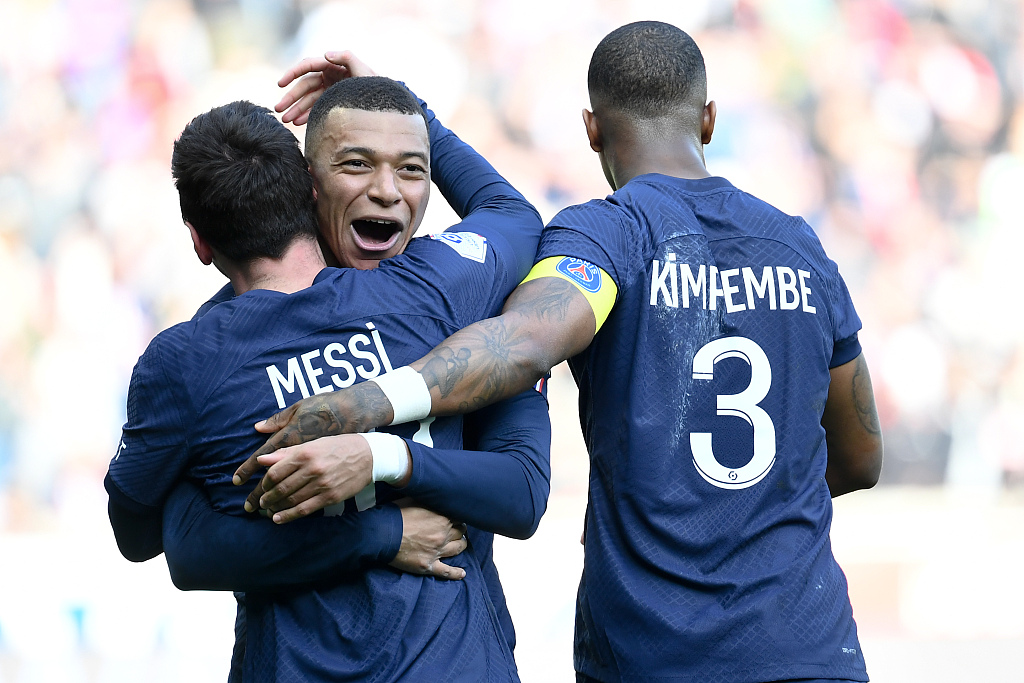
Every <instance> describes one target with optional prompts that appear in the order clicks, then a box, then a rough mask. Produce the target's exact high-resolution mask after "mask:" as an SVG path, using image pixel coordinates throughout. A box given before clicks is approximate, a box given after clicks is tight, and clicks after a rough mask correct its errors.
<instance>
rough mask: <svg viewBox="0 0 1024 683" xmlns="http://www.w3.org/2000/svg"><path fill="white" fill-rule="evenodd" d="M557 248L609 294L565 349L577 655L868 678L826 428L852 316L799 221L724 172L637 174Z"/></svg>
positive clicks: (572, 218) (623, 674) (680, 676)
mask: <svg viewBox="0 0 1024 683" xmlns="http://www.w3.org/2000/svg"><path fill="white" fill-rule="evenodd" d="M552 256H568V257H575V258H579V259H584V260H587V261H590V262H591V263H593V264H594V265H597V266H599V267H600V268H602V269H604V270H605V271H606V272H607V273H608V274H609V275H610V276H611V277H612V278H613V279H614V280H615V283H616V285H617V286H618V292H619V295H618V300H617V302H616V304H615V307H614V309H613V310H612V312H611V315H610V316H609V318H608V320H607V322H606V323H605V324H604V326H603V327H602V328H601V329H600V330H599V332H598V333H597V335H596V337H595V338H594V340H593V343H592V344H591V345H590V347H589V348H588V349H587V350H586V351H584V352H583V353H581V354H580V355H578V356H576V357H574V358H572V359H570V367H571V369H572V371H573V374H574V376H575V378H576V382H577V384H578V385H579V389H580V421H581V424H582V428H583V435H584V438H585V440H586V443H587V447H588V450H589V452H590V459H591V475H590V501H589V506H588V510H587V525H586V554H585V557H586V560H585V569H584V572H583V578H582V581H581V583H580V589H579V602H578V611H577V617H576V650H575V664H576V668H577V670H578V671H581V672H583V673H585V674H587V675H589V676H592V677H594V678H596V679H598V680H601V681H651V680H664V681H736V682H738V681H774V680H780V679H791V678H845V679H852V680H867V675H866V673H865V668H864V659H863V656H862V654H861V648H860V644H859V643H858V640H857V630H856V625H855V624H854V621H853V615H852V610H851V607H850V601H849V598H848V595H847V585H846V579H845V577H844V575H843V573H842V570H841V569H840V568H839V566H838V564H837V563H836V561H835V559H834V558H833V556H832V551H831V546H830V543H829V526H830V523H831V518H832V505H831V499H830V496H829V490H828V486H827V485H826V483H825V466H826V451H825V432H824V430H823V429H822V427H821V415H822V410H823V407H824V405H825V399H826V397H827V395H828V387H829V368H830V367H835V366H838V365H841V364H843V363H845V362H848V361H850V360H852V359H853V358H855V357H856V356H857V355H858V354H859V353H860V346H859V343H858V341H857V331H858V330H859V329H860V320H859V318H858V317H857V314H856V312H855V310H854V308H853V304H852V302H851V300H850V296H849V293H848V291H847V289H846V286H845V284H844V283H843V280H842V278H841V277H840V275H839V272H838V270H837V268H836V265H835V264H834V263H833V262H832V261H830V260H829V259H828V257H827V256H826V255H825V253H824V251H823V250H822V247H821V244H820V243H819V241H818V239H817V237H816V236H815V235H814V233H813V231H812V230H811V229H810V227H809V226H808V225H807V224H806V223H805V222H804V221H803V220H802V219H800V218H794V217H791V216H787V215H786V214H783V213H782V212H780V211H778V210H777V209H775V208H773V207H771V206H770V205H768V204H766V203H764V202H762V201H760V200H758V199H756V198H754V197H752V196H750V195H748V194H746V193H744V192H741V191H739V190H737V189H736V188H734V187H733V186H732V185H730V184H729V183H728V182H727V181H725V180H723V179H721V178H705V179H700V180H684V179H679V178H672V177H667V176H661V175H655V174H652V175H643V176H640V177H638V178H635V179H633V180H632V181H630V182H629V183H628V184H627V185H626V186H625V187H623V188H621V189H620V190H618V191H617V192H615V193H614V194H613V195H611V196H609V197H608V198H607V199H605V200H597V201H591V202H589V203H587V204H583V205H580V206H574V207H570V208H568V209H566V210H564V211H562V212H561V213H559V214H558V215H557V216H556V217H555V218H554V219H553V220H552V221H551V223H550V224H549V226H548V228H547V229H546V230H545V232H544V234H543V236H542V238H541V248H540V251H539V253H538V260H540V259H543V258H546V257H552Z"/></svg>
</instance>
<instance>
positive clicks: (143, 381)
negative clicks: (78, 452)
mask: <svg viewBox="0 0 1024 683" xmlns="http://www.w3.org/2000/svg"><path fill="white" fill-rule="evenodd" d="M162 346H163V344H162V343H161V338H160V337H157V339H155V340H153V343H152V344H150V346H149V348H148V349H146V352H145V353H144V354H142V357H141V358H139V362H138V363H137V364H136V365H135V369H134V370H133V371H132V379H131V383H130V384H129V388H128V421H127V422H126V423H125V425H124V429H123V431H122V433H121V441H120V443H118V446H117V453H115V454H114V458H113V460H111V461H110V467H109V469H108V472H107V477H106V479H105V480H104V485H105V487H106V489H107V493H108V494H109V495H110V496H111V498H113V499H115V500H116V502H118V503H119V504H121V505H122V506H124V507H126V508H128V509H129V510H133V511H135V512H139V513H145V512H152V511H155V510H157V509H159V508H160V507H161V506H162V505H163V502H164V500H165V498H166V497H167V495H168V493H169V492H170V490H171V488H172V487H173V485H174V482H175V481H176V480H177V479H178V478H179V477H180V476H181V475H182V474H183V473H184V471H185V468H186V465H187V460H188V448H187V442H186V433H185V427H184V425H185V420H184V419H183V416H182V413H181V406H182V400H183V399H184V397H183V396H182V395H181V390H180V388H179V387H180V382H179V383H175V382H173V381H172V380H171V379H170V378H169V377H168V373H167V372H166V369H165V366H164V358H163V349H162V348H161V347H162Z"/></svg>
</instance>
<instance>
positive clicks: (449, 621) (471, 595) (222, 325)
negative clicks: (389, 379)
mask: <svg viewBox="0 0 1024 683" xmlns="http://www.w3.org/2000/svg"><path fill="white" fill-rule="evenodd" d="M428 118H429V120H430V126H431V141H432V150H431V151H432V162H433V164H434V167H435V170H436V169H437V168H439V167H443V166H444V165H445V164H447V165H448V166H449V167H450V168H451V172H445V173H440V174H439V177H438V178H436V181H437V182H438V184H439V186H440V187H441V189H442V191H443V192H445V195H446V197H449V199H450V200H451V199H452V198H453V197H454V198H456V201H455V202H454V203H453V204H454V205H456V206H457V207H469V209H470V210H469V211H468V212H467V213H468V215H466V216H465V218H464V220H463V221H462V223H460V224H459V225H458V226H456V229H454V230H452V231H449V232H446V233H442V234H440V235H436V236H433V237H427V238H418V239H415V240H412V241H411V242H410V245H409V247H408V248H407V249H406V251H405V253H404V254H403V255H401V256H398V257H395V258H393V259H389V260H387V261H385V262H382V263H381V265H380V267H378V268H377V269H375V270H372V271H355V270H336V269H324V270H323V271H322V272H321V273H320V274H319V275H318V276H317V278H316V280H315V281H314V283H313V285H312V286H311V287H309V288H307V289H305V290H302V291H300V292H296V293H294V294H283V293H280V292H273V291H268V290H253V291H250V292H246V293H244V294H242V295H240V296H237V297H235V298H233V299H231V300H230V301H225V302H222V303H218V304H216V305H213V306H211V307H208V308H206V309H205V310H204V311H203V315H201V316H200V315H197V316H196V317H195V318H193V319H192V320H191V321H189V322H187V323H182V324H180V325H177V326H174V327H172V328H170V329H169V330H166V331H165V332H163V333H161V334H160V335H158V336H157V338H156V339H154V340H153V342H152V343H151V344H150V346H149V348H148V349H147V350H146V353H145V354H143V356H142V358H140V360H139V362H138V364H137V365H136V368H135V371H134V373H133V376H132V383H131V386H130V389H129V401H128V422H127V424H126V425H125V429H124V433H123V436H122V440H121V443H120V445H119V448H118V453H117V455H116V456H115V458H114V460H113V461H112V462H111V464H110V469H109V472H108V475H107V479H106V481H105V484H106V487H107V490H108V492H109V493H110V495H111V497H112V498H113V499H114V500H116V502H117V503H119V504H120V505H121V506H122V507H125V508H128V509H132V510H136V511H138V512H143V513H145V512H155V511H156V510H159V508H160V507H161V506H162V505H163V503H164V501H165V499H166V497H167V495H168V493H169V491H170V489H171V487H172V486H173V485H174V483H175V482H176V481H177V480H178V479H180V478H182V477H185V478H188V479H191V480H194V481H196V482H198V483H200V484H201V485H202V486H203V487H204V488H205V489H206V492H207V493H208V494H209V496H210V498H211V500H212V502H213V506H214V507H215V508H216V509H218V510H221V511H224V512H227V513H229V514H236V515H240V514H244V512H243V511H242V502H243V500H244V498H245V495H246V494H247V493H248V491H247V490H246V488H245V487H235V486H233V485H232V484H231V476H232V474H233V472H234V470H235V469H236V468H237V466H238V465H239V464H241V462H242V461H243V460H244V459H245V458H246V457H247V456H248V454H249V453H251V452H252V451H254V450H255V449H256V448H258V447H259V445H260V444H261V443H262V442H263V441H264V440H265V437H264V436H263V435H259V434H257V433H256V432H255V431H254V430H253V429H252V424H253V423H254V422H255V421H256V420H259V419H262V418H264V417H266V416H267V415H269V414H272V413H274V412H276V411H278V410H279V409H281V408H283V407H285V406H286V405H288V404H290V403H293V402H294V401H296V400H298V399H300V398H304V397H306V396H310V395H315V394H318V393H323V392H326V391H331V390H333V389H335V388H342V387H346V386H349V385H351V384H353V383H355V382H359V381H365V380H366V379H370V378H372V377H375V376H377V375H379V374H381V373H383V372H386V371H388V370H390V369H391V368H392V367H398V366H400V365H403V364H407V363H409V362H411V361H413V360H415V359H416V358H418V357H419V356H421V355H422V354H423V352H424V351H425V350H426V349H429V348H431V347H432V346H434V345H435V344H436V343H437V342H439V341H441V340H442V339H444V338H445V337H447V336H448V335H450V334H451V333H453V332H454V331H456V330H457V329H460V328H461V327H463V326H465V325H467V324H469V323H471V322H474V321H475V320H478V319H481V318H485V317H488V316H491V315H494V314H496V313H497V312H498V310H500V308H501V305H502V302H503V300H504V298H505V296H507V295H508V293H509V292H511V290H512V289H513V288H514V287H515V286H516V284H518V282H519V281H520V280H521V279H522V277H523V276H524V275H525V273H526V270H528V268H529V264H530V262H531V261H532V256H533V253H534V251H535V248H536V244H537V240H538V238H539V234H540V229H541V224H540V220H539V217H538V216H537V214H536V211H535V210H534V209H533V207H532V206H530V205H529V204H528V203H527V202H526V201H525V200H524V199H523V198H522V196H521V195H519V193H517V192H516V191H515V190H514V189H513V188H512V187H511V186H510V185H508V183H507V182H506V181H504V179H503V178H501V177H500V175H498V174H497V173H496V172H495V171H494V169H493V168H491V167H490V166H489V164H487V163H486V162H485V161H483V160H482V159H481V158H480V157H479V156H478V155H476V154H475V152H473V151H472V150H471V149H470V148H468V146H466V145H465V144H464V143H462V142H461V141H459V140H458V139H457V138H456V137H455V136H454V135H453V134H451V133H450V132H449V131H443V133H444V137H441V138H440V144H438V139H439V137H440V136H435V133H436V132H437V129H438V127H439V125H440V124H438V123H437V122H436V120H434V119H433V117H432V116H428ZM439 156H440V157H441V158H440V159H439V158H438V157H439ZM457 210H458V208H457ZM460 213H463V212H462V211H460ZM390 431H394V432H395V433H397V434H399V435H401V436H404V437H406V438H411V439H413V440H414V441H415V442H418V443H427V444H432V445H434V446H437V447H439V448H449V449H452V448H459V447H460V446H461V442H462V425H461V418H438V419H437V420H424V421H422V422H421V423H419V424H412V425H400V426H397V427H395V428H393V429H391V430H390ZM375 493H376V495H375V496H370V497H369V499H367V498H365V497H364V498H363V499H362V500H360V501H358V502H353V501H349V502H347V503H346V506H345V508H346V509H345V511H344V514H357V513H356V510H355V509H356V508H357V507H367V506H374V505H375V507H371V508H370V509H369V510H367V512H368V513H378V516H379V517H381V518H382V519H381V520H380V524H379V525H376V526H375V530H377V531H379V532H381V533H387V530H388V529H390V530H391V536H392V538H391V539H390V542H389V543H385V549H384V550H383V552H382V553H381V555H382V556H386V555H387V554H388V552H390V554H391V555H393V554H394V551H395V550H397V547H398V544H399V543H400V541H401V520H400V515H399V513H398V510H397V509H396V508H394V507H393V506H388V505H383V506H381V505H380V504H381V503H386V502H387V501H389V500H391V499H392V498H393V497H395V496H396V495H405V494H404V493H396V492H395V490H394V489H392V488H391V487H389V486H387V485H378V486H377V487H376V492H375ZM335 512H340V510H337V511H335ZM388 546H390V551H389V550H388ZM487 549H489V545H488V546H487ZM483 560H484V561H489V553H488V554H487V557H485V558H483ZM481 561H482V560H481V557H480V556H479V555H478V554H476V553H473V552H467V553H463V554H462V555H460V556H458V557H457V558H454V559H453V560H452V562H454V563H455V564H456V565H459V566H462V567H464V568H466V570H467V578H466V580H464V581H456V582H446V581H439V580H435V579H433V578H427V577H419V576H412V575H408V574H402V573H399V572H397V571H394V570H391V569H390V568H380V567H376V568H369V569H367V571H366V572H364V573H363V574H361V575H359V576H358V577H355V578H347V579H344V580H342V581H340V582H337V583H334V584H332V585H330V586H324V587H320V588H318V589H296V590H293V591H290V592H278V593H274V594H270V593H249V594H248V595H247V599H246V607H245V630H246V634H245V640H246V647H245V659H244V662H243V664H242V669H243V675H244V676H245V678H246V680H252V681H261V680H273V681H291V680H296V681H299V680H302V681H306V680H324V681H326V680H331V681H333V680H351V679H357V680H382V681H383V680H388V681H390V680H409V681H414V680H425V679H428V678H441V677H443V678H445V679H448V680H466V681H478V680H494V681H510V680H512V681H514V680H518V678H517V675H516V672H515V664H514V661H513V660H512V656H511V652H510V649H509V646H508V642H507V641H506V638H505V636H504V634H503V633H502V623H501V622H500V620H499V618H498V616H497V615H496V613H495V606H494V604H493V602H492V599H491V593H492V591H493V587H492V586H490V585H489V584H488V581H487V578H488V574H487V572H485V571H482V570H481ZM240 623H241V622H240Z"/></svg>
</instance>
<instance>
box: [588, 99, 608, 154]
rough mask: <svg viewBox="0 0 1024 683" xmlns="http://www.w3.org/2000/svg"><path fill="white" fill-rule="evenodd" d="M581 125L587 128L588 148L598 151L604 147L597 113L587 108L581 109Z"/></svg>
mask: <svg viewBox="0 0 1024 683" xmlns="http://www.w3.org/2000/svg"><path fill="white" fill-rule="evenodd" d="M583 125H584V127H586V129H587V139H588V140H590V149H592V150H594V151H595V152H598V153H600V152H601V150H603V149H604V138H602V136H601V124H600V123H598V121H597V115H596V114H594V112H592V111H590V110H589V109H584V110H583Z"/></svg>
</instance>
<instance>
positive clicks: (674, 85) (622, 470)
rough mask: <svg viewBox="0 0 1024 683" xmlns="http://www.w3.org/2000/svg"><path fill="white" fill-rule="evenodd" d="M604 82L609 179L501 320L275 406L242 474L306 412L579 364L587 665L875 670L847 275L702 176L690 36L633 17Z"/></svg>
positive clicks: (597, 91) (863, 441)
mask: <svg viewBox="0 0 1024 683" xmlns="http://www.w3.org/2000/svg"><path fill="white" fill-rule="evenodd" d="M588 81H589V89H590V97H591V104H592V108H593V109H592V111H584V114H583V118H584V123H585V127H586V132H587V137H588V139H589V141H590V145H591V147H592V148H593V150H594V151H595V152H597V153H598V156H599V159H600V161H601V164H602V167H603V169H604V172H605V176H606V178H607V179H608V182H609V184H610V185H611V187H612V189H613V190H614V193H613V194H612V195H610V196H609V197H608V198H607V199H605V200H598V201H591V202H589V203H587V204H584V205H581V206H574V207H570V208H568V209H566V210H564V211H562V212H561V213H559V214H558V215H557V216H556V217H555V218H554V219H553V220H552V221H551V222H550V224H549V225H548V227H547V228H546V230H545V232H544V235H543V237H542V240H541V248H540V250H539V252H538V262H537V264H536V265H535V267H534V269H533V271H532V272H531V275H530V276H529V277H528V279H527V281H526V282H525V283H524V284H523V285H521V286H520V287H519V288H518V289H517V290H516V291H515V292H514V293H513V295H512V296H511V297H510V298H509V300H508V302H507V303H506V306H505V309H504V312H503V314H502V315H501V316H500V317H498V318H495V319H491V320H486V321H483V322H480V323H477V324H475V325H472V326H470V327H469V328H467V329H466V330H463V331H462V332H459V333H457V334H456V335H454V336H452V337H451V338H449V339H448V340H447V341H446V342H445V343H443V344H441V345H440V346H438V347H437V348H436V349H435V350H434V351H433V352H432V353H431V354H429V355H428V356H426V357H425V358H423V359H421V360H420V361H418V362H416V363H414V364H412V366H411V368H400V369H398V370H396V373H395V377H396V378H402V380H403V382H402V383H396V384H392V385H390V386H383V387H379V386H376V385H363V386H361V387H355V388H353V389H349V390H346V391H343V392H337V393H334V394H331V395H327V396H324V397H322V398H321V400H319V401H303V402H300V403H298V404H296V405H294V406H292V407H291V408H289V409H288V410H285V411H283V412H281V413H279V414H278V415H276V416H274V417H273V418H271V419H270V420H268V421H267V423H266V424H265V425H264V426H263V427H262V429H263V430H264V431H267V432H272V431H276V430H280V431H278V432H277V434H275V435H274V436H273V437H272V438H271V439H270V440H269V442H268V444H267V445H265V446H264V447H263V448H261V449H260V450H259V451H257V453H256V454H255V455H254V457H253V458H251V459H250V461H248V462H247V463H246V464H245V465H244V466H243V468H242V472H243V474H244V473H246V472H248V471H250V470H251V469H252V468H253V467H255V464H256V458H258V457H261V456H262V455H263V454H265V453H269V452H272V451H273V450H274V448H275V447H276V446H278V445H284V444H293V443H297V442H299V441H302V440H304V439H307V438H309V437H310V434H309V432H310V431H311V430H304V431H303V432H301V433H300V431H299V430H298V429H297V426H298V425H300V424H301V425H307V424H313V423H315V424H317V431H321V432H323V433H334V432H335V431H338V430H342V429H344V430H355V431H360V430H363V429H368V428H370V427H373V426H375V425H377V424H386V423H387V422H389V421H390V420H391V416H392V411H395V412H397V413H400V414H402V415H409V414H412V415H414V416H416V417H423V416H425V415H427V414H436V415H444V414H452V413H454V412H458V411H460V410H465V409H466V407H473V406H479V405H484V404H486V403H488V402H490V401H493V400H495V399H497V398H499V397H501V396H504V395H508V394H510V393H513V392H515V391H518V390H519V389H520V388H521V387H524V386H527V385H528V384H529V382H530V381H532V378H535V377H536V376H538V374H539V373H541V372H543V371H544V370H546V369H547V368H549V367H550V366H551V365H553V364H554V363H557V362H558V361H560V360H562V359H566V358H568V359H569V364H570V367H571V369H572V371H573V374H574V376H575V378H576V381H577V384H578V385H579V388H580V406H581V417H582V422H583V433H584V438H585V440H586V443H587V447H588V450H589V452H590V458H591V484H590V499H589V505H588V509H587V520H586V542H585V545H586V552H585V568H584V573H583V578H582V581H581V584H580V591H579V602H578V606H577V618H576V652H575V666H576V669H577V672H578V679H579V680H580V681H590V680H597V681H609V682H610V681H649V680H666V681H667V680H672V681H705V680H723V681H782V680H791V679H801V680H804V679H830V680H853V681H865V680H867V675H866V671H865V664H864V658H863V654H862V652H861V648H860V644H859V642H858V638H857V630H856V625H855V623H854V621H853V615H852V609H851V606H850V601H849V598H848V596H847V586H846V580H845V577H844V576H843V573H842V571H841V569H840V568H839V566H838V564H837V563H836V561H835V559H834V558H833V556H832V552H831V547H830V543H829V527H830V523H831V515H832V507H831V501H830V495H831V496H836V495H840V494H843V493H846V492H849V491H852V490H855V489H858V488H866V487H870V486H872V485H874V483H875V482H876V480H877V477H878V473H879V469H880V466H881V455H882V444H881V437H880V434H879V429H878V421H877V415H876V411H875V407H874V399H873V394H872V390H871V384H870V379H869V376H868V371H867V365H866V363H865V361H864V357H863V354H862V353H861V348H860V344H859V341H858V337H857V333H858V330H859V329H860V320H859V318H858V316H857V314H856V312H855V310H854V307H853V304H852V302H851V300H850V296H849V293H848V291H847V288H846V286H845V284H844V283H843V280H842V278H841V277H840V275H839V273H838V270H837V268H836V265H835V264H834V263H833V262H832V261H830V260H829V259H828V257H827V256H826V255H825V253H824V251H823V250H822V247H821V245H820V243H819V241H818V239H817V237H816V236H815V235H814V232H813V231H812V230H811V228H810V227H809V226H808V225H807V224H806V223H805V222H804V221H803V220H802V219H800V218H796V217H791V216H787V215H785V214H783V213H782V212H780V211H778V210H777V209H775V208H773V207H771V206H770V205H768V204H766V203H765V202H762V201H760V200H758V199H756V198H754V197H752V196H750V195H748V194H746V193H744V192H742V191H740V190H738V189H736V188H735V187H733V186H732V185H731V184H730V183H729V182H728V181H726V180H724V179H723V178H718V177H713V176H711V175H710V174H709V173H708V171H707V169H706V168H705V163H704V155H703V145H705V144H708V143H709V142H710V141H711V137H712V133H713V131H714V125H715V115H716V107H715V104H714V102H709V101H707V94H706V93H707V85H706V76H705V69H704V61H703V57H702V55H701V53H700V50H699V49H698V47H697V46H696V44H695V43H694V42H693V40H692V39H691V38H690V37H689V36H688V35H687V34H686V33H684V32H683V31H680V30H679V29H677V28H675V27H672V26H669V25H667V24H663V23H659V22H639V23H635V24H629V25H627V26H624V27H621V28H619V29H617V30H615V31H613V32H612V33H611V34H609V35H608V36H606V37H605V38H604V39H603V40H602V41H601V43H600V44H599V45H598V47H597V49H596V50H595V52H594V55H593V58H592V60H591V63H590V71H589V77H588ZM417 371H418V372H417ZM428 392H429V393H428ZM272 473H273V472H272ZM304 474H305V473H304V471H303V468H302V467H298V468H297V469H296V470H295V471H294V472H293V473H292V474H291V475H290V476H282V477H274V478H272V480H271V481H269V482H266V483H265V485H264V488H266V490H265V491H263V492H261V498H262V500H263V501H264V504H268V505H270V506H275V505H278V503H277V501H280V500H282V499H283V498H284V497H289V499H288V503H287V504H286V505H283V506H278V507H279V508H281V509H285V508H287V507H289V506H290V505H292V504H294V502H296V501H298V500H301V499H302V497H303V496H302V495H298V496H296V495H295V494H294V490H295V486H294V485H295V482H296V481H302V475H304ZM293 479H294V481H293ZM275 480H276V481H275ZM361 483H362V482H361V481H360V480H359V479H358V478H357V479H356V480H354V481H353V482H352V483H351V485H352V486H358V485H360V484H361ZM269 484H274V485H273V486H269V488H267V487H268V485H269Z"/></svg>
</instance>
